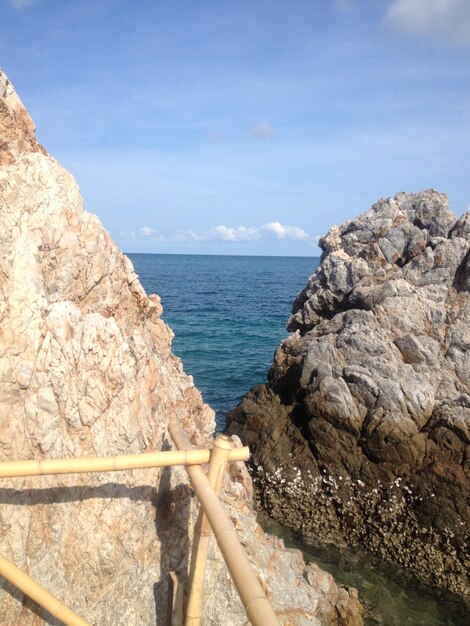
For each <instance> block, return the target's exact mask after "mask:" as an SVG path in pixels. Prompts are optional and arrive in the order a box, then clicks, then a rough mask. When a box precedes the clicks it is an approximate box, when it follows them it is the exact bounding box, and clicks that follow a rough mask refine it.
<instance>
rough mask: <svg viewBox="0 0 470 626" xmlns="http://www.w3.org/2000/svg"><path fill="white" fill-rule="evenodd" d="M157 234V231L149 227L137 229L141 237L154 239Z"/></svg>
mask: <svg viewBox="0 0 470 626" xmlns="http://www.w3.org/2000/svg"><path fill="white" fill-rule="evenodd" d="M157 234H158V230H155V228H151V227H150V226H142V227H141V228H139V235H141V236H142V237H155V235H157Z"/></svg>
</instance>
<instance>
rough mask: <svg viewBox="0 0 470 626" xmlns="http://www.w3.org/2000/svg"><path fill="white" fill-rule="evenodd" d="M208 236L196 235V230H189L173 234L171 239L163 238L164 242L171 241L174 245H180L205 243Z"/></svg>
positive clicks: (203, 234)
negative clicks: (197, 242) (181, 243)
mask: <svg viewBox="0 0 470 626" xmlns="http://www.w3.org/2000/svg"><path fill="white" fill-rule="evenodd" d="M206 239H207V236H206V234H205V233H196V232H194V230H191V229H190V228H187V229H186V230H179V231H177V232H176V233H173V234H172V235H170V236H169V237H162V239H161V240H162V241H170V242H172V243H180V242H184V241H205V240H206Z"/></svg>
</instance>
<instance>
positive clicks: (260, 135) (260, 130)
mask: <svg viewBox="0 0 470 626" xmlns="http://www.w3.org/2000/svg"><path fill="white" fill-rule="evenodd" d="M249 132H250V135H251V136H252V137H253V138H254V139H262V140H266V139H272V138H273V137H274V135H275V132H274V128H273V127H272V126H271V125H270V124H268V122H266V121H265V120H260V121H259V122H257V123H256V124H253V126H251V127H250V129H249Z"/></svg>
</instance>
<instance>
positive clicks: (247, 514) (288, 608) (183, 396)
mask: <svg viewBox="0 0 470 626" xmlns="http://www.w3.org/2000/svg"><path fill="white" fill-rule="evenodd" d="M0 247H1V256H0V263H1V266H0V270H1V273H0V287H1V294H2V297H1V299H0V460H2V461H8V460H17V459H42V458H59V457H81V456H107V455H116V454H125V453H139V452H146V451H151V450H160V449H162V448H164V449H168V448H171V446H172V444H171V440H170V438H169V436H168V432H167V422H168V419H169V418H170V417H176V418H177V419H178V420H179V421H180V423H181V425H182V426H183V427H184V429H185V430H186V432H187V434H188V435H189V436H190V437H191V439H192V441H193V443H194V444H195V445H207V444H208V443H209V438H210V434H211V432H212V431H213V429H214V413H213V411H212V410H211V409H210V408H209V407H208V406H207V405H205V404H204V403H203V401H202V399H201V396H200V394H199V392H198V390H197V389H196V388H195V387H194V385H193V382H192V379H191V377H188V376H186V375H185V374H184V372H183V369H182V365H181V362H180V360H179V359H178V358H176V357H175V356H174V355H173V354H172V353H171V339H172V332H171V330H169V328H168V327H167V326H166V325H165V323H164V322H163V321H162V320H161V319H160V314H161V306H160V300H159V298H158V296H156V295H153V296H149V297H148V296H147V295H146V294H145V292H144V290H143V288H142V287H141V285H140V283H139V281H138V278H137V276H136V274H135V273H134V271H133V268H132V265H131V263H130V262H129V260H128V259H127V258H126V257H125V256H124V255H123V254H122V253H121V252H120V251H119V249H118V248H117V246H116V245H115V244H114V243H113V241H112V240H111V238H110V237H109V235H108V234H107V233H106V231H105V230H104V228H103V227H102V225H101V224H100V222H99V220H98V219H97V218H96V217H95V216H93V215H90V214H88V213H86V212H85V211H84V210H83V206H82V200H81V197H80V194H79V190H78V188H77V185H76V183H75V182H74V180H73V178H72V176H71V175H70V174H69V173H68V172H67V171H65V170H64V169H63V168H62V167H60V165H59V164H58V163H57V162H56V161H55V160H54V159H53V158H52V157H51V156H49V155H48V154H47V153H46V152H45V150H44V149H43V148H42V147H41V146H40V145H39V144H38V143H37V141H36V138H35V134H34V126H33V123H32V121H31V119H30V117H29V115H28V113H27V112H26V110H25V108H24V106H23V105H22V103H21V101H20V100H19V98H18V96H17V95H16V93H15V91H14V90H13V88H12V86H11V83H10V82H9V81H8V79H7V77H6V76H5V74H4V73H3V72H1V71H0ZM244 471H245V470H243V469H240V468H239V471H238V473H237V472H236V471H235V470H234V478H233V479H232V480H229V479H228V478H227V480H226V493H227V496H226V497H227V506H228V511H229V512H230V515H231V516H232V518H233V519H234V520H235V521H236V525H237V528H238V529H239V531H240V533H241V535H242V537H243V541H244V543H245V544H246V547H247V551H248V554H249V557H250V559H251V560H252V561H253V563H254V564H255V567H258V570H259V571H260V572H261V573H262V576H263V582H264V584H265V587H266V590H267V592H268V595H269V596H270V597H271V599H272V601H273V603H274V606H275V608H276V609H277V610H278V611H279V614H280V618H281V622H282V623H285V624H298V625H299V626H300V625H302V624H310V623H311V624H360V623H362V621H361V618H360V608H359V604H358V602H357V599H356V596H355V593H354V592H353V591H351V592H348V591H347V590H345V589H343V588H340V587H337V586H336V584H335V583H334V581H333V579H332V578H331V577H330V576H329V575H327V574H325V573H324V572H321V571H318V570H315V569H314V568H313V567H306V566H305V564H304V563H303V561H302V559H301V558H300V555H299V554H296V553H292V552H289V551H286V550H284V549H283V548H282V546H281V544H280V543H279V542H278V541H275V540H272V539H270V538H268V537H267V536H265V535H264V534H263V532H262V531H261V529H260V528H259V526H258V525H257V524H256V522H255V519H254V514H253V511H252V509H251V507H250V498H249V488H250V485H249V478H248V477H247V476H246V475H244ZM240 476H241V477H242V479H243V480H241V479H240ZM245 486H247V487H246V488H245ZM0 499H1V506H0V553H1V554H3V555H4V556H5V557H7V558H9V559H10V560H12V561H13V562H14V563H15V564H16V565H18V566H19V567H20V568H22V569H24V570H25V571H27V572H28V573H29V574H30V575H31V576H32V577H33V578H34V579H36V580H37V581H38V582H39V583H40V584H42V585H43V586H45V587H46V588H47V589H48V590H50V591H51V592H52V593H54V594H55V595H56V596H57V597H58V598H59V599H60V600H61V601H63V602H64V603H66V604H68V605H70V607H71V608H72V609H73V610H75V611H76V612H77V613H79V614H80V615H81V616H82V617H83V618H84V619H86V620H87V621H88V622H89V623H91V624H96V625H98V626H108V625H113V626H134V625H135V626H137V625H138V624H139V625H142V624H157V625H163V624H166V610H167V608H166V601H167V581H168V573H169V572H170V571H173V570H174V571H176V572H177V573H178V574H179V575H180V576H181V578H182V579H183V580H184V579H185V577H186V575H187V568H188V559H189V551H190V544H191V539H192V526H193V522H194V516H195V513H197V505H196V504H195V502H194V496H193V493H192V491H191V489H190V488H189V486H188V483H187V478H186V474H185V472H184V470H183V469H182V468H172V469H169V468H166V469H164V470H161V471H160V470H136V471H133V472H116V473H112V474H89V475H83V474H80V475H73V476H54V477H41V478H24V479H2V480H1V484H0ZM245 622H246V618H245V612H244V610H243V607H242V606H241V603H240V600H239V599H238V596H237V594H236V591H235V590H234V588H233V585H232V583H231V582H230V579H229V576H228V574H227V571H226V568H225V565H224V564H223V561H221V558H220V555H219V554H218V552H217V548H216V546H215V545H213V546H212V547H211V554H210V559H209V567H208V574H207V585H206V600H205V602H204V616H203V624H213V625H214V624H228V625H233V626H235V625H238V624H240V625H241V624H244V623H245ZM0 623H1V624H2V625H5V626H33V625H38V624H42V623H48V624H56V623H57V622H56V621H55V620H53V619H52V618H50V616H49V617H48V616H47V615H46V614H45V613H44V612H43V611H42V610H41V609H40V608H39V607H37V606H36V605H34V603H32V602H31V601H29V600H28V599H27V598H26V597H24V596H23V594H22V593H21V592H19V591H17V590H15V589H14V588H13V587H11V586H10V585H8V584H6V583H3V584H2V585H1V586H0Z"/></svg>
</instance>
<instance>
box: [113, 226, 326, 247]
mask: <svg viewBox="0 0 470 626" xmlns="http://www.w3.org/2000/svg"><path fill="white" fill-rule="evenodd" d="M119 238H120V239H122V240H123V241H132V242H137V241H139V240H140V241H147V242H155V243H156V242H161V243H187V242H211V241H212V242H215V241H224V242H231V243H235V242H241V241H259V240H261V239H264V240H268V239H271V240H272V239H283V240H296V241H304V242H307V243H309V242H310V243H311V244H312V245H315V244H316V242H317V241H318V237H317V236H315V235H309V234H308V233H307V231H305V230H304V229H303V228H300V227H299V226H291V225H289V224H281V222H278V221H274V222H269V223H267V224H263V225H262V226H226V225H225V224H218V225H217V226H214V227H213V228H209V229H208V230H202V231H198V232H197V231H194V230H191V229H185V230H179V231H176V232H174V233H171V234H168V235H163V234H161V233H160V232H159V231H158V230H157V229H156V228H152V227H151V226H142V227H140V228H138V229H136V230H125V231H121V232H120V233H119Z"/></svg>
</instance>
